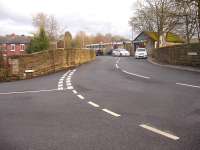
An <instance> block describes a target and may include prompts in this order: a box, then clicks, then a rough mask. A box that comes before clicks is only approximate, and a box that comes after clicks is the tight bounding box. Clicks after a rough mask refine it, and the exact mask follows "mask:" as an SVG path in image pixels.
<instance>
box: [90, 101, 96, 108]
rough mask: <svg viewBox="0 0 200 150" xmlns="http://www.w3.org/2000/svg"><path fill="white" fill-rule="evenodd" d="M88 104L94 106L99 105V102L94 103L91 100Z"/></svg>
mask: <svg viewBox="0 0 200 150" xmlns="http://www.w3.org/2000/svg"><path fill="white" fill-rule="evenodd" d="M88 104H90V105H92V106H94V107H99V105H98V104H96V103H94V102H91V101H89V102H88Z"/></svg>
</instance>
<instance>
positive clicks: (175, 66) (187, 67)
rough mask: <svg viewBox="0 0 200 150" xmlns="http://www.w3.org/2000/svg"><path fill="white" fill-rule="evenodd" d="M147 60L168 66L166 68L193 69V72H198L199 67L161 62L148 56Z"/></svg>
mask: <svg viewBox="0 0 200 150" xmlns="http://www.w3.org/2000/svg"><path fill="white" fill-rule="evenodd" d="M147 60H148V61H149V62H150V63H152V64H154V65H158V66H162V67H168V68H173V69H179V70H186V71H193V72H200V68H197V67H190V66H180V65H169V64H162V63H159V62H156V60H154V59H152V58H148V59H147Z"/></svg>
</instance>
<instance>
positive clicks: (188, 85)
mask: <svg viewBox="0 0 200 150" xmlns="http://www.w3.org/2000/svg"><path fill="white" fill-rule="evenodd" d="M176 84H177V85H182V86H187V87H192V88H200V86H197V85H191V84H184V83H176Z"/></svg>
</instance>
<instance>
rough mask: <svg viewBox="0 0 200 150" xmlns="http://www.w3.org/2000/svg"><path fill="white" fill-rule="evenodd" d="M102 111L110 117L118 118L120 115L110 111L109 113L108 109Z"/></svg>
mask: <svg viewBox="0 0 200 150" xmlns="http://www.w3.org/2000/svg"><path fill="white" fill-rule="evenodd" d="M102 110H103V111H105V112H107V113H109V114H111V115H113V116H115V117H120V116H121V115H120V114H117V113H115V112H112V111H110V110H108V109H102Z"/></svg>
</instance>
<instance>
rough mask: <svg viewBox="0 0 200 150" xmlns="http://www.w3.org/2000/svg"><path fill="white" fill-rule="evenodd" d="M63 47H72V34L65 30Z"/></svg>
mask: <svg viewBox="0 0 200 150" xmlns="http://www.w3.org/2000/svg"><path fill="white" fill-rule="evenodd" d="M64 48H72V35H71V33H70V32H69V31H68V32H65V36H64Z"/></svg>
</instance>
